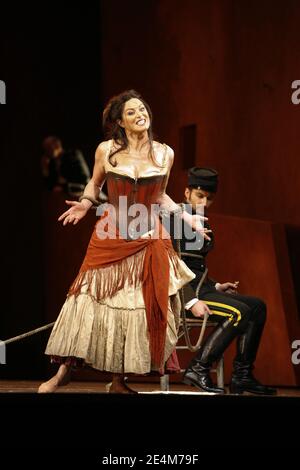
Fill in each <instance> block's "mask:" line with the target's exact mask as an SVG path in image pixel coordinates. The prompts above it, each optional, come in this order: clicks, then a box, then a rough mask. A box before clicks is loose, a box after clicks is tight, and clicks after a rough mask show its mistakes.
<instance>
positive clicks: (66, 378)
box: [38, 364, 71, 393]
mask: <svg viewBox="0 0 300 470" xmlns="http://www.w3.org/2000/svg"><path fill="white" fill-rule="evenodd" d="M70 380H71V367H68V366H66V365H65V364H61V366H60V367H59V369H58V371H57V374H56V375H54V377H52V378H51V379H50V380H48V381H47V382H43V383H42V384H41V385H40V386H39V389H38V393H54V392H55V391H56V389H57V387H59V386H61V385H67V384H68V383H69V382H70Z"/></svg>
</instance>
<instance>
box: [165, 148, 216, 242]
mask: <svg viewBox="0 0 300 470" xmlns="http://www.w3.org/2000/svg"><path fill="white" fill-rule="evenodd" d="M167 155H168V173H167V178H166V179H165V182H164V185H163V186H162V188H161V192H160V194H159V196H158V199H157V203H158V204H159V205H160V207H161V209H163V210H166V211H167V212H170V213H177V212H178V213H179V214H180V217H181V218H182V219H183V220H184V221H185V222H186V223H187V224H189V225H190V226H191V227H192V228H193V229H194V230H197V232H200V233H202V234H203V236H204V238H206V239H207V240H210V238H209V236H208V235H207V233H208V232H211V230H207V229H206V228H203V225H202V222H203V221H204V220H207V217H204V216H201V215H199V214H194V215H192V214H190V213H188V212H187V211H185V210H182V209H181V208H180V206H178V204H176V202H174V201H173V199H171V198H170V196H169V195H168V194H167V193H166V188H167V185H168V181H169V176H170V171H171V168H172V166H173V162H174V152H173V150H172V149H171V147H168V153H167Z"/></svg>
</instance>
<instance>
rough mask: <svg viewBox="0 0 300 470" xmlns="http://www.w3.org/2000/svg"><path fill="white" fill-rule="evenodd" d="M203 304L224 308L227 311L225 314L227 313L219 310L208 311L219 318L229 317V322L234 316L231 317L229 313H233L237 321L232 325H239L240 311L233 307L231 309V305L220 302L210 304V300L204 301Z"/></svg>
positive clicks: (231, 314)
mask: <svg viewBox="0 0 300 470" xmlns="http://www.w3.org/2000/svg"><path fill="white" fill-rule="evenodd" d="M203 302H205V303H206V304H207V305H208V306H212V307H220V308H224V309H226V310H229V312H228V313H227V312H220V311H219V310H214V309H210V311H211V312H213V313H215V314H216V315H220V316H223V317H229V318H230V319H231V320H233V317H234V315H233V313H230V312H234V313H235V314H236V316H237V320H236V322H235V323H234V326H236V325H237V324H238V323H239V321H240V319H241V317H242V315H241V312H240V310H238V309H237V308H235V307H232V306H231V305H227V304H222V303H221V302H212V301H210V300H204V301H203Z"/></svg>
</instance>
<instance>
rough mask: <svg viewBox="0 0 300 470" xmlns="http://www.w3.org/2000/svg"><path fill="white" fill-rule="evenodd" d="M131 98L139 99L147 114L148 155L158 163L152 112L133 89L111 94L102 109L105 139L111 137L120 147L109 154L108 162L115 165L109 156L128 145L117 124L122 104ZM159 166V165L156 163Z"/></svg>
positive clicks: (121, 112)
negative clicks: (154, 145)
mask: <svg viewBox="0 0 300 470" xmlns="http://www.w3.org/2000/svg"><path fill="white" fill-rule="evenodd" d="M132 98H137V99H139V100H140V101H141V102H142V103H143V105H144V106H145V108H146V109H147V112H148V114H149V118H150V127H149V129H148V137H149V144H150V149H149V157H150V159H151V160H152V161H153V163H154V164H155V165H158V162H157V161H156V159H155V155H154V150H153V131H152V112H151V109H150V106H149V105H148V103H146V101H145V100H144V99H143V98H142V97H141V95H140V94H139V93H138V92H137V91H135V90H126V91H123V92H122V93H120V94H119V95H116V96H113V97H112V98H111V99H110V100H109V102H108V103H107V105H106V107H105V109H104V111H103V120H102V124H103V130H104V134H105V137H106V138H107V139H113V140H114V141H115V142H116V143H117V144H119V145H120V147H119V148H118V149H117V150H115V151H114V152H112V153H111V154H110V156H109V162H110V164H111V165H112V166H116V165H117V163H116V161H112V160H111V158H112V157H113V156H114V155H115V154H116V153H118V152H121V151H122V150H125V149H126V148H127V147H128V139H127V136H126V132H125V130H124V129H123V127H121V126H119V124H118V121H119V120H121V119H122V115H123V111H124V105H125V103H126V101H129V100H131V99H132ZM158 166H159V165H158Z"/></svg>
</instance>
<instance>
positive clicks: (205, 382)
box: [183, 319, 239, 393]
mask: <svg viewBox="0 0 300 470" xmlns="http://www.w3.org/2000/svg"><path fill="white" fill-rule="evenodd" d="M238 334H239V330H238V328H237V327H236V326H234V325H233V321H232V320H230V319H229V320H225V321H224V322H223V323H222V324H220V325H218V326H217V328H216V329H215V330H214V331H213V333H212V334H211V335H210V336H209V337H208V338H207V340H206V342H205V344H204V345H203V347H202V348H201V349H200V350H199V351H198V353H197V356H196V357H195V358H194V359H193V360H192V362H191V363H190V365H189V367H188V368H187V369H186V371H185V373H184V376H183V382H184V383H186V384H188V385H194V386H195V387H197V388H200V389H202V390H205V391H206V392H213V393H224V389H223V388H220V387H216V386H215V385H214V384H213V382H212V380H211V377H210V375H209V372H210V369H211V366H212V364H213V362H215V361H218V360H219V359H220V357H221V356H222V354H223V352H224V351H225V349H226V348H227V347H228V346H229V344H230V343H231V342H232V340H233V339H234V338H235V337H236V336H237V335H238Z"/></svg>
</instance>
